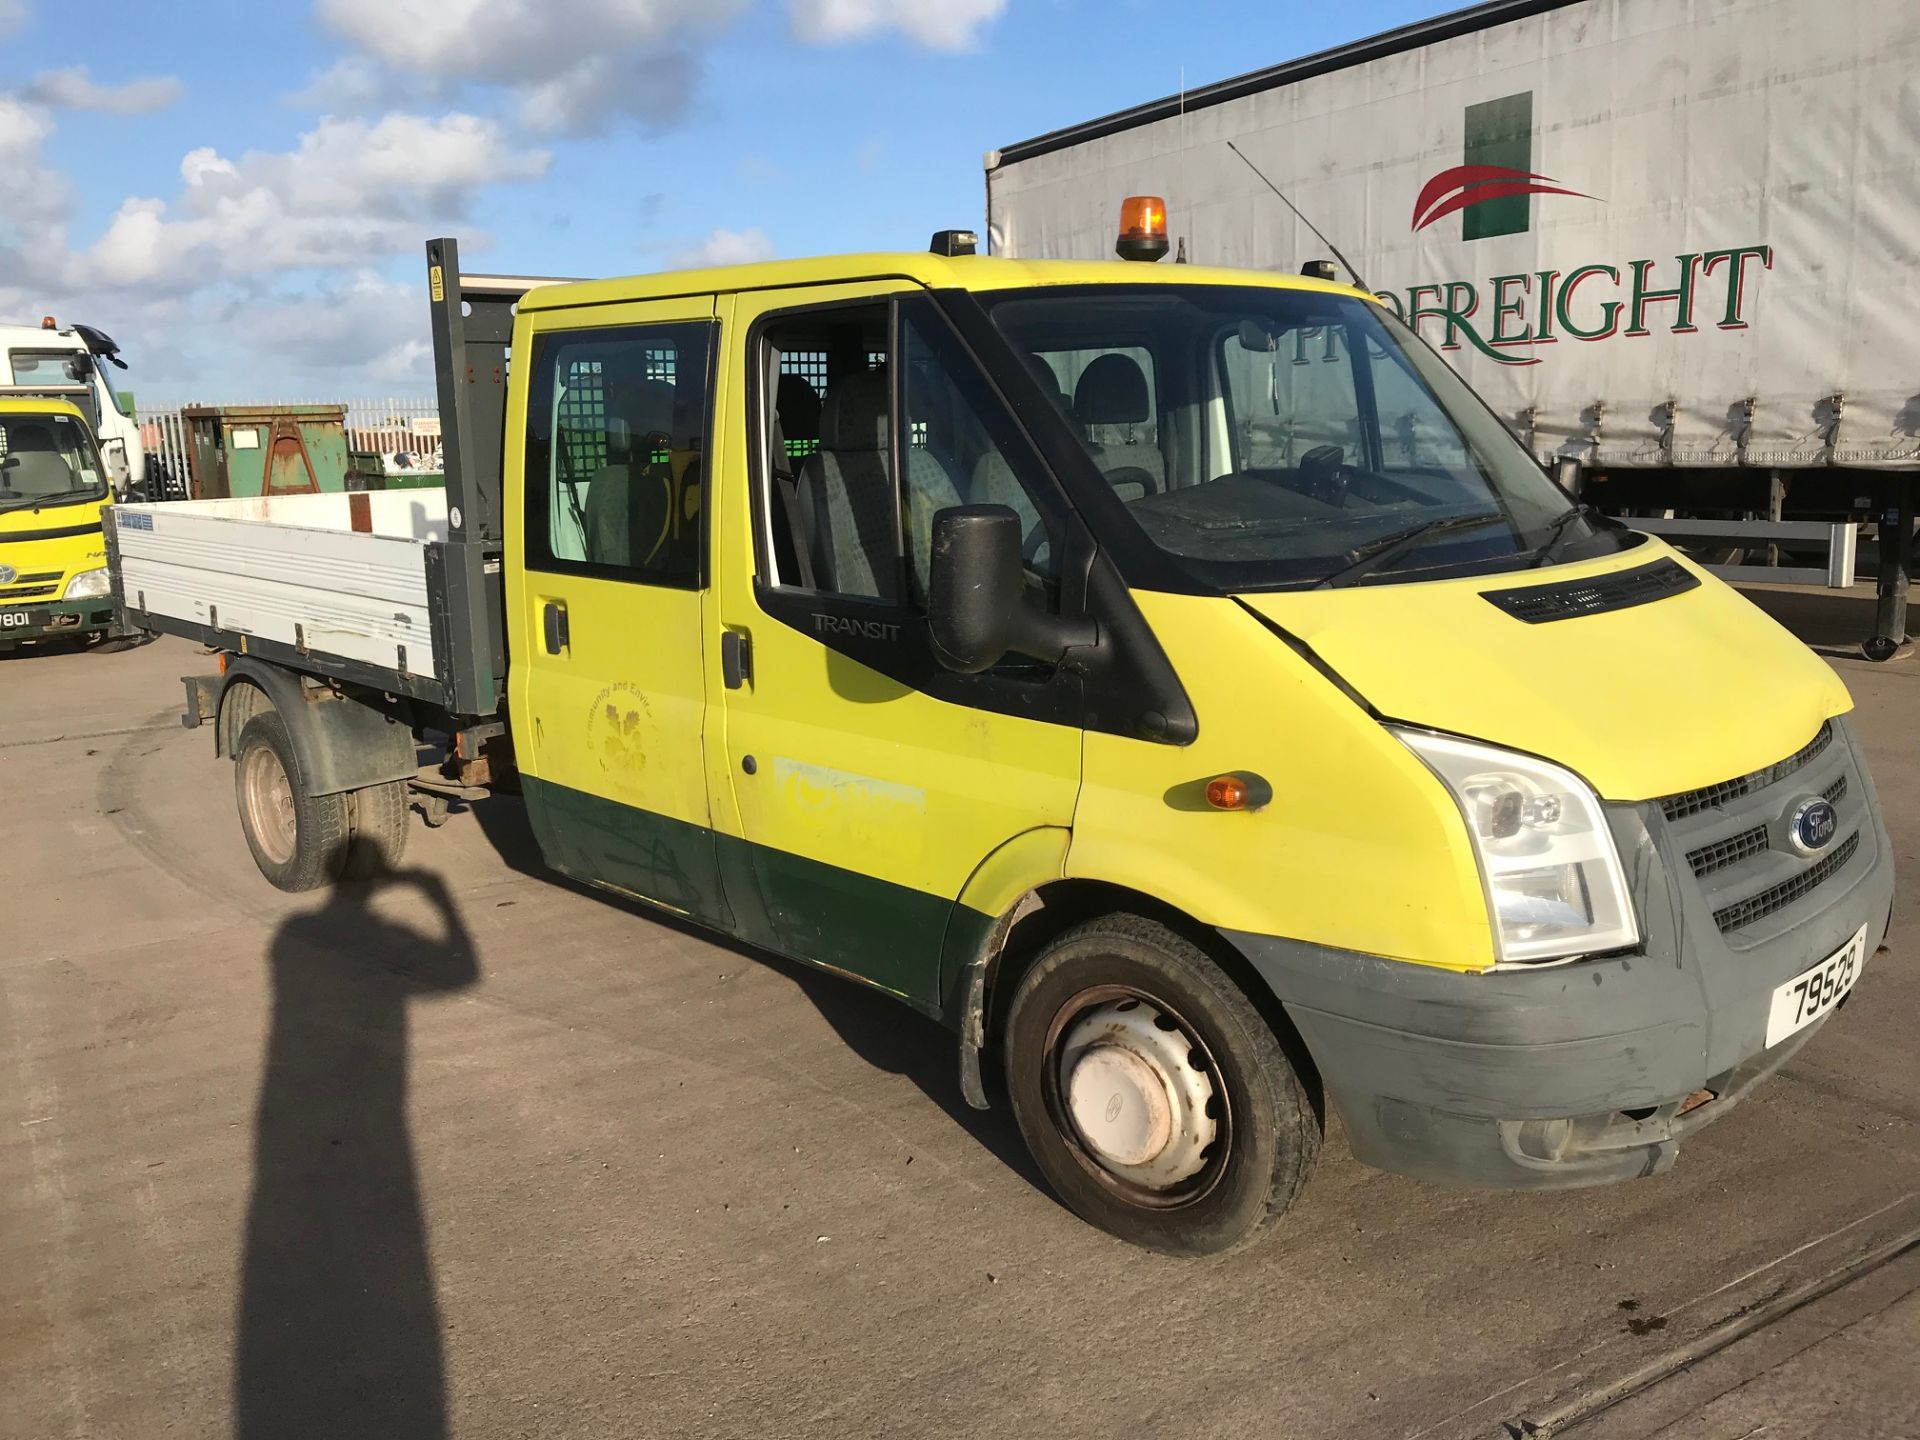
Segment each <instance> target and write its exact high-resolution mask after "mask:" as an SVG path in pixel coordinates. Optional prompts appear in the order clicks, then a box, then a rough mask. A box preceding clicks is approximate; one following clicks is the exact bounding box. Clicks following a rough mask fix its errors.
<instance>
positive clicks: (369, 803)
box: [340, 780, 409, 880]
mask: <svg viewBox="0 0 1920 1440" xmlns="http://www.w3.org/2000/svg"><path fill="white" fill-rule="evenodd" d="M407 800H408V797H407V782H406V781H404V780H389V781H388V782H387V783H386V784H384V785H369V786H367V788H366V789H364V790H355V791H354V792H353V794H352V795H351V796H350V797H349V799H348V811H347V830H348V835H349V839H348V842H347V863H346V866H345V868H344V869H342V871H341V872H340V873H341V878H343V879H346V880H371V879H373V878H374V877H375V876H377V875H391V874H392V873H393V872H394V871H396V870H398V869H399V868H400V862H401V860H403V859H404V858H405V857H406V853H407V829H408V819H409V815H408V803H407Z"/></svg>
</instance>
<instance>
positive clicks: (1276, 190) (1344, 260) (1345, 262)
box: [1227, 140, 1371, 290]
mask: <svg viewBox="0 0 1920 1440" xmlns="http://www.w3.org/2000/svg"><path fill="white" fill-rule="evenodd" d="M1227 148H1228V149H1229V150H1231V151H1233V153H1234V154H1236V155H1238V156H1240V159H1241V160H1242V161H1243V162H1244V163H1245V164H1246V167H1247V168H1248V169H1249V170H1251V171H1253V173H1254V174H1256V175H1258V176H1259V177H1260V183H1261V184H1262V185H1264V186H1266V187H1267V188H1268V189H1269V190H1271V191H1273V193H1274V194H1275V195H1278V196H1279V197H1280V203H1281V204H1282V205H1284V206H1286V207H1287V209H1289V210H1291V211H1293V213H1294V215H1295V216H1296V217H1297V218H1298V219H1299V221H1300V223H1301V224H1302V225H1304V226H1306V227H1307V229H1309V230H1311V231H1313V233H1314V234H1315V235H1316V236H1318V237H1319V240H1320V243H1321V244H1322V245H1324V246H1326V247H1327V249H1329V250H1331V251H1332V252H1333V258H1334V259H1336V260H1338V261H1339V262H1340V263H1341V264H1342V265H1344V266H1346V267H1347V273H1348V274H1349V275H1351V276H1352V277H1353V283H1354V284H1355V285H1357V286H1359V287H1360V288H1361V289H1362V290H1367V289H1370V288H1371V287H1370V286H1368V284H1367V282H1366V281H1364V280H1362V279H1361V278H1360V272H1359V271H1358V270H1356V269H1354V268H1353V262H1352V261H1351V260H1349V259H1347V257H1346V256H1344V255H1342V254H1341V253H1340V247H1339V246H1338V245H1336V244H1334V243H1333V242H1332V241H1331V240H1329V239H1328V238H1327V237H1326V236H1325V235H1322V234H1320V227H1319V226H1318V225H1316V224H1314V223H1313V222H1312V221H1311V220H1309V219H1307V217H1306V216H1304V215H1302V214H1300V207H1299V206H1298V205H1296V204H1294V203H1293V202H1292V201H1291V200H1289V199H1287V197H1286V196H1285V195H1284V194H1282V193H1281V190H1280V187H1279V186H1278V185H1276V184H1274V183H1273V181H1271V180H1269V179H1267V177H1266V175H1265V173H1264V172H1263V171H1262V170H1261V169H1260V167H1259V166H1258V165H1256V164H1254V163H1253V161H1251V160H1248V159H1247V157H1246V155H1245V154H1244V153H1243V152H1242V151H1241V149H1240V147H1239V146H1238V145H1236V144H1234V143H1233V141H1231V140H1229V141H1227Z"/></svg>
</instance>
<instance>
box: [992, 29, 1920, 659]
mask: <svg viewBox="0 0 1920 1440" xmlns="http://www.w3.org/2000/svg"><path fill="white" fill-rule="evenodd" d="M1917 77H1920V7H1916V6H1914V5H1911V4H1888V3H1886V0H1686V3H1674V0H1494V3H1490V4H1483V5H1477V6H1474V7H1472V8H1471V9H1467V10H1461V11H1458V12H1455V13H1452V14H1448V15H1443V16H1440V17H1438V18H1436V19H1433V20H1429V21H1425V22H1422V23H1420V24H1416V25H1410V26H1407V27H1405V28H1403V29H1399V30H1395V31H1392V32H1390V33H1387V34H1383V35H1380V36H1376V37H1374V38H1372V39H1369V40H1365V41H1362V42H1360V43H1357V44H1353V45H1348V46H1344V47H1341V48H1339V49H1335V50H1330V51H1325V52H1322V53H1319V54H1314V55H1309V56H1306V57H1304V58H1302V59H1298V60H1293V61H1290V62H1288V63H1285V64H1281V65H1276V66H1274V67H1272V68H1270V69H1266V70H1261V71H1257V72H1254V73H1252V74H1248V75H1243V76H1240V77H1238V78H1236V79H1231V80H1227V81H1223V82H1221V83H1219V84H1216V85H1210V86H1207V87H1205V88H1202V89H1197V90H1193V91H1189V92H1187V93H1185V94H1184V95H1180V96H1174V97H1170V98H1168V99H1165V100H1159V101H1155V102H1152V103H1150V104H1144V105H1140V106H1137V107H1135V108H1133V109H1130V110H1126V111H1122V112H1121V113H1119V114H1115V115H1109V116H1106V117H1103V118H1100V119H1095V120H1090V121H1087V122H1085V123H1083V124H1077V125H1072V126H1068V127H1067V128H1065V129H1061V130H1057V131H1054V132H1052V133H1050V134H1046V135H1042V136H1040V137H1038V138H1036V139H1032V140H1027V141H1023V142H1021V143H1019V144H1015V145H1008V146H1006V147H1004V148H1002V149H1000V150H997V151H993V152H991V153H990V154H989V155H988V156H987V159H986V168H987V197H988V221H989V233H990V237H991V245H992V248H993V250H994V252H995V253H997V254H1000V255H1005V256H1012V257H1019V258H1089V257H1092V256H1096V255H1104V254H1106V253H1108V251H1109V248H1110V246H1111V244H1112V237H1113V234H1114V230H1115V217H1116V214H1117V212H1118V208H1119V206H1120V203H1121V200H1122V197H1125V196H1128V195H1133V194H1138V193H1152V194H1158V195H1162V196H1164V197H1165V198H1166V201H1167V207H1168V212H1169V215H1170V217H1171V222H1172V231H1173V236H1174V239H1175V241H1176V244H1182V245H1183V248H1184V251H1185V254H1186V255H1187V257H1188V258H1190V259H1192V260H1194V261H1196V262H1198V263H1203V264H1210V265H1233V266H1248V267H1255V268H1262V269H1280V270H1297V269H1299V268H1300V267H1301V266H1302V265H1303V264H1308V263H1313V262H1315V261H1316V260H1318V258H1319V257H1322V256H1326V255H1327V254H1328V253H1329V249H1328V244H1327V242H1329V241H1330V242H1331V243H1332V245H1333V246H1335V247H1338V250H1339V251H1340V252H1341V253H1343V254H1344V256H1345V257H1346V258H1347V259H1348V260H1350V261H1351V263H1352V265H1353V266H1354V267H1355V269H1356V271H1357V274H1356V275H1355V277H1354V278H1356V279H1357V280H1359V281H1360V283H1362V284H1364V285H1365V286H1366V287H1367V288H1369V289H1371V290H1372V291H1374V292H1375V293H1376V294H1377V295H1378V296H1379V297H1380V298H1381V300H1382V301H1383V302H1385V303H1386V304H1387V305H1388V306H1389V307H1390V308H1391V309H1392V310H1393V311H1394V312H1395V314H1396V315H1398V316H1399V317H1400V318H1401V319H1402V320H1404V321H1405V322H1406V323H1407V324H1408V325H1409V326H1410V327H1411V328H1412V329H1413V330H1414V331H1416V332H1417V333H1418V334H1419V335H1420V336H1422V337H1423V338H1424V339H1426V340H1427V341H1428V342H1429V343H1430V344H1432V345H1434V346H1436V347H1437V348H1438V349H1439V350H1440V351H1441V352H1442V353H1443V354H1444V355H1445V356H1446V357H1447V358H1448V359H1449V360H1450V361H1451V362H1452V363H1453V365H1454V366H1455V367H1456V368H1457V369H1459V371H1460V372H1461V374H1462V375H1464V376H1465V377H1466V378H1467V380H1468V381H1469V382H1470V383H1471V384H1472V385H1473V386H1474V388H1475V389H1476V390H1478V391H1479V392H1480V393H1481V395H1482V396H1484V397H1485V398H1486V400H1487V401H1488V402H1489V404H1491V405H1492V406H1493V408H1494V409H1495V410H1496V411H1497V412H1498V413H1499V415H1500V417H1501V418H1502V419H1503V420H1504V421H1505V422H1506V424H1507V425H1508V427H1509V428H1510V429H1511V430H1513V432H1514V433H1515V434H1516V436H1517V437H1518V438H1519V439H1520V440H1521V442H1522V443H1523V444H1524V445H1525V446H1526V447H1527V448H1528V449H1529V450H1530V451H1531V452H1532V453H1533V455H1534V456H1535V457H1536V458H1537V459H1538V460H1539V461H1540V462H1542V463H1543V464H1546V465H1548V466H1551V467H1555V468H1556V469H1558V470H1560V471H1561V472H1562V479H1563V481H1565V482H1566V483H1568V484H1569V485H1571V486H1573V487H1575V488H1578V489H1580V490H1581V491H1582V493H1583V495H1584V498H1586V499H1588V500H1590V501H1592V502H1593V503H1595V504H1597V505H1599V506H1601V507H1602V508H1603V509H1606V510H1607V511H1609V512H1610V513H1614V514H1619V515H1630V516H1634V517H1637V518H1636V519H1635V524H1636V525H1637V526H1638V527H1639V528H1641V529H1643V530H1653V531H1657V532H1658V533H1661V534H1664V535H1667V536H1669V537H1670V538H1673V539H1675V540H1677V541H1679V542H1681V543H1684V544H1686V545H1687V546H1688V547H1689V548H1690V549H1692V550H1693V552H1694V553H1695V554H1697V555H1699V556H1700V557H1701V558H1703V559H1710V560H1714V561H1717V562H1719V566H1720V568H1721V569H1722V573H1723V574H1727V575H1729V576H1730V577H1731V578H1736V579H1761V580H1765V579H1777V580H1793V581H1803V582H1812V583H1821V582H1825V583H1833V584H1841V585H1845V584H1850V583H1851V582H1852V579H1853V561H1854V554H1853V543H1854V539H1855V535H1856V533H1857V532H1856V529H1855V525H1854V522H1856V521H1865V522H1868V523H1870V524H1872V525H1874V526H1875V527H1877V531H1878V535H1879V538H1880V539H1881V541H1882V542H1883V543H1882V545H1881V551H1882V554H1881V591H1882V596H1881V598H1882V604H1881V607H1880V613H1879V617H1878V624H1877V627H1876V634H1875V636H1874V637H1873V639H1872V640H1870V641H1869V643H1868V647H1867V649H1868V653H1869V654H1871V655H1873V656H1874V657H1875V658H1886V657H1888V656H1889V655H1891V654H1892V653H1893V652H1894V649H1895V646H1896V645H1897V643H1898V642H1899V641H1900V640H1901V639H1902V638H1903V635H1904V630H1905V583H1906V582H1905V565H1904V563H1902V562H1903V561H1904V558H1905V556H1906V554H1907V552H1908V549H1909V547H1910V543H1911V534H1912V521H1913V515H1912V499H1911V487H1912V484H1913V481H1914V478H1915V474H1916V469H1920V285H1916V283H1915V278H1916V274H1915V245H1916V237H1920V118H1917V117H1920V78H1917ZM1236 152H1238V153H1236ZM1269 182H1271V183H1270V184H1269ZM1276 189H1277V190H1278V191H1279V192H1280V194H1281V195H1283V196H1284V197H1285V200H1284V201H1283V200H1282V199H1281V198H1279V196H1276V194H1275V193H1274V191H1275V190H1276ZM1288 202H1290V203H1291V205H1294V206H1297V207H1298V210H1299V212H1300V214H1301V215H1302V216H1304V217H1305V218H1304V220H1302V219H1297V218H1296V217H1295V214H1294V213H1293V212H1292V211H1291V210H1290V209H1289V206H1288ZM1310 225H1311V226H1312V227H1317V229H1318V231H1319V232H1320V233H1319V234H1316V232H1315V230H1314V229H1313V228H1310ZM1322 234H1323V235H1324V237H1325V239H1324V240H1323V239H1322V238H1321V235H1322ZM1291 358H1292V359H1293V361H1294V363H1295V364H1296V365H1298V366H1301V367H1307V366H1310V365H1313V364H1321V363H1324V362H1325V360H1326V358H1327V357H1326V355H1325V353H1324V348H1323V350H1322V351H1320V352H1316V351H1315V350H1314V348H1313V345H1312V342H1311V341H1310V340H1309V339H1307V338H1305V337H1303V338H1302V339H1301V340H1300V342H1299V349H1298V353H1297V354H1295V355H1294V356H1293V357H1291ZM1269 408H1270V409H1271V407H1269ZM1258 418H1261V417H1253V416H1246V417H1242V421H1243V423H1247V424H1253V423H1255V422H1256V420H1257V419H1258ZM1264 418H1265V419H1266V420H1268V421H1272V420H1273V419H1274V418H1275V417H1274V416H1273V415H1272V414H1269V415H1267V416H1265V417H1264ZM1139 436H1145V437H1147V438H1149V439H1150V440H1152V441H1154V442H1155V443H1161V444H1164V443H1166V441H1167V439H1168V437H1167V436H1166V435H1164V434H1156V433H1154V432H1153V430H1152V426H1151V422H1148V421H1144V420H1143V421H1142V422H1141V425H1140V427H1139V430H1138V435H1137V436H1136V438H1139ZM1316 443H1320V442H1319V441H1318V440H1317V439H1316V438H1315V437H1312V436H1308V435H1305V434H1300V435H1298V436H1295V437H1294V438H1293V441H1292V444H1293V448H1294V450H1295V451H1305V450H1307V449H1310V448H1311V447H1312V446H1313V445H1314V444H1316ZM1283 448H1284V446H1283ZM1783 551H1784V552H1786V553H1785V554H1784V555H1783V554H1782V552H1783ZM1783 562H1784V563H1783Z"/></svg>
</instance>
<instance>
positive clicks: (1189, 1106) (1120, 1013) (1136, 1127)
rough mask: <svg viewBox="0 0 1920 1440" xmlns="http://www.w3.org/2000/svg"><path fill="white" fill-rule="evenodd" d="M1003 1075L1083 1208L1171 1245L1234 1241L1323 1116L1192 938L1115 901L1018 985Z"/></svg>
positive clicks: (1289, 1170) (1029, 1135)
mask: <svg viewBox="0 0 1920 1440" xmlns="http://www.w3.org/2000/svg"><path fill="white" fill-rule="evenodd" d="M1004 1048H1005V1052H1006V1065H1007V1088H1008V1091H1009V1093H1010V1095H1011V1098H1012V1101H1013V1111H1014V1117H1015V1119H1016V1120H1017V1121H1018V1122H1019V1125H1020V1130H1021V1133H1022V1134H1023V1135H1024V1136H1025V1137H1026V1141H1027V1146H1028V1148H1029V1149H1030V1150H1031V1151H1032V1152H1033V1158H1034V1160H1035V1161H1036V1163H1038V1165H1039V1167H1040V1169H1041V1171H1042V1173H1044V1174H1045V1175H1046V1177H1047V1180H1048V1182H1049V1183H1050V1184H1051V1185H1052V1186H1053V1188H1054V1191H1055V1193H1057V1194H1058V1195H1059V1196H1060V1198H1061V1199H1062V1200H1063V1201H1064V1202H1065V1203H1066V1205H1067V1206H1068V1208H1070V1209H1071V1210H1073V1211H1074V1213H1076V1214H1077V1215H1079V1216H1080V1217H1081V1218H1082V1219H1084V1220H1087V1221H1089V1222H1091V1223H1092V1224H1095V1225H1098V1226H1099V1227H1101V1228H1102V1229H1103V1230H1107V1231H1109V1232H1111V1233H1112V1234H1114V1235H1117V1236H1119V1237H1120V1238H1121V1239H1123V1240H1129V1241H1132V1242H1133V1243H1134V1244H1136V1245H1142V1246H1145V1247H1146V1248H1148V1249H1151V1250H1159V1251H1163V1252H1165V1253H1168V1254H1173V1255H1211V1254H1219V1253H1221V1252H1223V1251H1227V1250H1232V1249H1235V1248H1237V1247H1239V1246H1241V1245H1244V1244H1246V1243H1247V1242H1249V1241H1250V1240H1252V1239H1253V1238H1254V1236H1255V1235H1256V1234H1257V1233H1258V1232H1259V1231H1260V1230H1261V1229H1262V1228H1263V1227H1265V1226H1268V1225H1270V1224H1271V1223H1272V1222H1273V1221H1275V1220H1277V1219H1278V1218H1279V1217H1280V1216H1281V1215H1282V1214H1283V1213H1284V1212H1285V1211H1286V1209H1287V1207H1288V1206H1289V1205H1290V1204H1292V1202H1293V1198H1294V1196H1295V1195H1296V1194H1297V1193H1298V1192H1299V1190H1300V1187H1301V1186H1302V1185H1303V1184H1304V1183H1305V1182H1306V1177H1307V1172H1308V1170H1309V1169H1310V1168H1311V1167H1312V1164H1313V1159H1314V1156H1315V1154H1316V1153H1317V1152H1318V1150H1319V1147H1320V1126H1319V1121H1318V1119H1317V1117H1316V1115H1315V1113H1314V1109H1313V1106H1312V1104H1311V1103H1310V1102H1309V1100H1308V1098H1307V1093H1306V1090H1305V1088H1304V1087H1303V1086H1302V1084H1301V1081H1300V1077H1299V1076H1298V1075H1297V1074H1296V1073H1295V1072H1294V1069H1293V1067H1292V1065H1291V1064H1290V1063H1289V1062H1288V1060H1287V1057H1286V1054H1285V1052H1284V1051H1283V1050H1282V1048H1281V1046H1280V1042H1279V1040H1278V1038H1277V1037H1276V1036H1275V1035H1274V1033H1273V1030H1272V1028H1271V1027H1270V1026H1269V1025H1268V1024H1267V1022H1266V1020H1265V1019H1264V1018H1263V1017H1262V1016H1261V1014H1260V1012H1259V1011H1258V1010H1256V1009H1255V1008H1254V1006H1253V1003H1252V1001H1250V1000H1249V999H1248V998H1247V996H1246V995H1245V994H1244V993H1242V992H1241V990H1240V989H1239V988H1238V987H1237V986H1236V985H1235V984H1234V983H1233V981H1232V980H1230V979H1229V978H1228V977H1227V975H1226V974H1225V972H1223V971H1222V970H1221V969H1220V968H1219V967H1218V966H1216V965H1215V964H1214V963H1213V962H1212V961H1211V960H1209V959H1208V958H1207V956H1206V954H1205V953H1204V952H1203V951H1201V949H1200V948H1199V947H1198V946H1196V945H1194V944H1192V943H1191V942H1189V941H1187V940H1185V939H1183V938H1182V937H1181V936H1179V935H1177V934H1175V933H1174V932H1173V931H1172V930H1169V929H1168V928H1166V927H1165V926H1163V925H1159V924H1156V923H1154V922H1153V921H1150V920H1146V919H1143V918H1141V917H1139V916H1135V915H1113V916H1107V917H1105V918H1102V919H1099V920H1094V921H1090V922H1088V923H1087V924H1085V925H1081V926H1079V927H1077V928H1076V929H1073V930H1070V931H1068V932H1067V933H1066V934H1065V935H1062V936H1061V937H1060V938H1059V939H1057V940H1055V941H1054V942H1053V943H1052V944H1051V945H1049V946H1048V947H1047V948H1046V950H1045V951H1043V952H1042V953H1041V955H1040V957H1039V959H1038V960H1036V961H1035V962H1034V964H1033V967H1032V968H1031V969H1029V970H1028V971H1027V973H1026V975H1025V976H1024V977H1022V979H1021V981H1020V984H1019V987H1018V989H1017V990H1016V991H1015V993H1014V997H1013V1002H1012V1005H1011V1007H1010V1008H1009V1012H1008V1017H1007V1026H1006V1034H1005V1047H1004Z"/></svg>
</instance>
